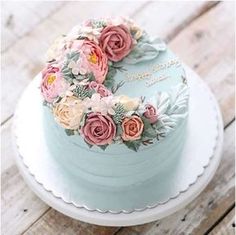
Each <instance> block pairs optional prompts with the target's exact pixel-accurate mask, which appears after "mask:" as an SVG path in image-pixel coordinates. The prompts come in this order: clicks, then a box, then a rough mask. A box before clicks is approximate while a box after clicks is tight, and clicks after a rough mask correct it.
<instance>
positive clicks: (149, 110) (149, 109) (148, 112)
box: [143, 104, 157, 124]
mask: <svg viewBox="0 0 236 235" xmlns="http://www.w3.org/2000/svg"><path fill="white" fill-rule="evenodd" d="M143 116H144V117H146V118H147V119H148V120H149V121H150V123H151V124H153V123H155V122H157V111H156V108H155V107H154V106H153V105H151V104H146V105H145V112H144V114H143Z"/></svg>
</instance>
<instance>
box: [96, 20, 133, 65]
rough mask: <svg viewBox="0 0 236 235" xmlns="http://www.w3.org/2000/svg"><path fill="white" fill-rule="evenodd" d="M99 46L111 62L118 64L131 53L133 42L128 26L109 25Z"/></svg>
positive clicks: (102, 34)
mask: <svg viewBox="0 0 236 235" xmlns="http://www.w3.org/2000/svg"><path fill="white" fill-rule="evenodd" d="M99 45H100V46H101V48H102V49H103V51H104V52H105V53H106V55H107V57H108V59H109V60H111V61H114V62H117V61H120V60H122V59H123V58H124V57H125V56H127V55H128V54H129V53H130V51H131V49H132V47H133V40H132V36H131V34H130V32H129V30H128V29H127V27H126V26H124V25H122V24H121V25H117V26H113V25H109V26H107V27H105V28H104V29H103V30H102V33H101V36H100V39H99Z"/></svg>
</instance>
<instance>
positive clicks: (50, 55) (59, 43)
mask: <svg viewBox="0 0 236 235" xmlns="http://www.w3.org/2000/svg"><path fill="white" fill-rule="evenodd" d="M65 45H66V40H65V37H62V36H61V37H58V38H56V40H55V41H54V42H53V43H52V45H51V46H50V48H49V49H48V50H47V52H46V58H47V60H48V61H51V60H53V59H56V58H58V57H60V56H61V55H62V51H63V50H64V46H65Z"/></svg>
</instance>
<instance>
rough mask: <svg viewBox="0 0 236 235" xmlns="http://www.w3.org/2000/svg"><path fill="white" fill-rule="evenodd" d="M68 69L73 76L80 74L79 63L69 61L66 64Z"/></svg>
mask: <svg viewBox="0 0 236 235" xmlns="http://www.w3.org/2000/svg"><path fill="white" fill-rule="evenodd" d="M68 68H71V69H72V73H73V74H74V75H78V74H79V72H80V62H79V60H77V61H76V62H75V61H73V60H71V61H70V63H69V64H68Z"/></svg>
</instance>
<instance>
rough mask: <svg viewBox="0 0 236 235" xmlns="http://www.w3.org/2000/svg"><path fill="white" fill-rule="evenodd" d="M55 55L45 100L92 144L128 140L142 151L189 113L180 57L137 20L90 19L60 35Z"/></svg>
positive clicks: (47, 71)
mask: <svg viewBox="0 0 236 235" xmlns="http://www.w3.org/2000/svg"><path fill="white" fill-rule="evenodd" d="M47 57H48V61H47V65H46V67H45V68H44V70H43V71H42V82H41V93H42V96H43V98H44V104H45V105H46V106H48V108H50V109H51V110H52V114H53V116H54V118H55V121H56V122H57V123H58V124H59V125H60V126H61V127H62V128H64V129H65V131H66V133H67V134H68V135H81V136H82V137H83V138H84V140H85V142H86V143H87V144H88V146H89V147H92V146H94V145H96V146H98V147H101V148H102V149H105V148H106V147H107V146H108V145H110V144H112V143H120V144H125V145H126V146H127V147H128V148H130V149H133V150H135V151H137V150H138V149H139V147H140V146H141V145H149V144H152V143H153V140H154V139H157V140H158V139H159V138H160V137H165V136H166V135H167V134H168V133H169V131H170V130H171V129H173V128H174V126H175V125H177V123H178V121H179V120H180V119H182V118H184V116H186V110H187V101H188V94H187V93H188V92H187V86H186V84H185V82H186V80H185V77H184V76H185V74H184V70H183V68H182V66H181V63H180V61H179V60H178V58H177V57H176V56H175V55H174V54H173V53H172V52H171V51H170V50H169V49H167V47H166V45H165V43H164V42H163V41H161V40H160V39H151V38H150V37H149V36H148V34H147V33H146V32H145V31H144V30H142V29H141V28H140V27H139V26H137V25H136V24H135V23H134V22H133V21H131V20H130V19H126V18H115V19H98V20H88V21H86V22H84V23H82V24H81V25H78V26H75V27H74V28H73V29H72V30H71V31H70V32H69V33H68V34H67V35H63V36H62V37H60V38H58V39H57V40H56V41H55V42H54V44H53V45H52V46H51V47H50V49H49V50H48V53H47ZM166 120H167V121H166ZM168 124H169V126H168ZM170 125H172V126H170Z"/></svg>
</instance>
